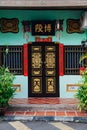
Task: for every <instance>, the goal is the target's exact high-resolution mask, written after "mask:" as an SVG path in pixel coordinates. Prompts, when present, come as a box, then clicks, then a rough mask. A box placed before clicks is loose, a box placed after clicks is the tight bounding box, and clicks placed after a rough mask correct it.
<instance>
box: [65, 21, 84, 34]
mask: <svg viewBox="0 0 87 130" xmlns="http://www.w3.org/2000/svg"><path fill="white" fill-rule="evenodd" d="M66 31H67V33H83V32H84V31H81V30H80V20H79V19H67V29H66Z"/></svg>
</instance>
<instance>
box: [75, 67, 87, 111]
mask: <svg viewBox="0 0 87 130" xmlns="http://www.w3.org/2000/svg"><path fill="white" fill-rule="evenodd" d="M80 72H81V76H82V77H81V80H80V82H79V86H80V87H79V89H78V90H77V92H76V94H75V97H76V98H77V99H79V103H78V108H79V110H80V111H81V110H85V111H87V68H85V67H81V68H80Z"/></svg>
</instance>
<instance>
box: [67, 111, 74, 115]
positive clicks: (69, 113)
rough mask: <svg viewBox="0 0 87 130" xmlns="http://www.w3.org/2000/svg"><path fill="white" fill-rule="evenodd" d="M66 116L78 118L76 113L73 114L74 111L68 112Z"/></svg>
mask: <svg viewBox="0 0 87 130" xmlns="http://www.w3.org/2000/svg"><path fill="white" fill-rule="evenodd" d="M66 115H67V116H76V113H75V111H73V112H72V111H67V112H66Z"/></svg>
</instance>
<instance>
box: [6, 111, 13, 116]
mask: <svg viewBox="0 0 87 130" xmlns="http://www.w3.org/2000/svg"><path fill="white" fill-rule="evenodd" d="M14 114H15V112H12V111H9V112H6V113H5V116H13V115H14Z"/></svg>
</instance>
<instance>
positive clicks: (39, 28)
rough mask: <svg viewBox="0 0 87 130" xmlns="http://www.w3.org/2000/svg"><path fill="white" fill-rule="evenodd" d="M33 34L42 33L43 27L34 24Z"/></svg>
mask: <svg viewBox="0 0 87 130" xmlns="http://www.w3.org/2000/svg"><path fill="white" fill-rule="evenodd" d="M35 32H43V26H42V25H41V24H36V25H35Z"/></svg>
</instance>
